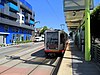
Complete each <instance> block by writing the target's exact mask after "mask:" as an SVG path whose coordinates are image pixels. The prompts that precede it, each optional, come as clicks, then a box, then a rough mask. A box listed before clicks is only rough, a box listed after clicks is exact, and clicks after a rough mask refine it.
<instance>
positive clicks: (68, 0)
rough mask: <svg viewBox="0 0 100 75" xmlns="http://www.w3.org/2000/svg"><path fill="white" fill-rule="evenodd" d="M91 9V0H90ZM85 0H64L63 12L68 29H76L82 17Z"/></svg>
mask: <svg viewBox="0 0 100 75" xmlns="http://www.w3.org/2000/svg"><path fill="white" fill-rule="evenodd" d="M90 1H91V3H90V9H93V7H94V6H93V0H90ZM84 10H85V0H64V14H65V17H66V23H67V27H68V29H69V30H76V29H77V27H78V26H79V25H80V24H81V21H82V19H83V17H84Z"/></svg>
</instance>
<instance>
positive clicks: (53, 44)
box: [46, 32, 58, 49]
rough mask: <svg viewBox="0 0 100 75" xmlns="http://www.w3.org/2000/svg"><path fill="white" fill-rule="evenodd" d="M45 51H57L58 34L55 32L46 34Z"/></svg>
mask: <svg viewBox="0 0 100 75" xmlns="http://www.w3.org/2000/svg"><path fill="white" fill-rule="evenodd" d="M46 48H47V49H58V33H57V32H48V33H47V42H46Z"/></svg>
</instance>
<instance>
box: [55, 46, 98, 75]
mask: <svg viewBox="0 0 100 75" xmlns="http://www.w3.org/2000/svg"><path fill="white" fill-rule="evenodd" d="M57 75H100V70H99V69H98V67H97V66H96V64H95V63H94V62H92V61H90V62H86V61H85V60H84V53H82V52H81V51H79V50H78V49H77V48H76V47H75V46H74V44H70V45H69V47H68V48H67V49H66V51H65V54H64V56H63V59H62V62H61V65H60V68H59V71H58V74H57Z"/></svg>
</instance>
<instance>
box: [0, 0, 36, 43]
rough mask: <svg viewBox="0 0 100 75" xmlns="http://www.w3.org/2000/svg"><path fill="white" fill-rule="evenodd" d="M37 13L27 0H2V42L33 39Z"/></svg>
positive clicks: (0, 35) (0, 37)
mask: <svg viewBox="0 0 100 75" xmlns="http://www.w3.org/2000/svg"><path fill="white" fill-rule="evenodd" d="M34 17H35V13H34V12H33V10H32V6H31V5H30V4H29V3H28V2H26V1H25V0H0V44H12V43H14V42H16V41H25V40H32V37H33V36H34V35H33V34H34V21H35V19H34Z"/></svg>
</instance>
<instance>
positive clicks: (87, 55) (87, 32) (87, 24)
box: [85, 0, 91, 61]
mask: <svg viewBox="0 0 100 75" xmlns="http://www.w3.org/2000/svg"><path fill="white" fill-rule="evenodd" d="M90 2H91V1H90V0H85V61H90V60H91V54H90V49H91V41H90V40H91V37H90Z"/></svg>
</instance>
